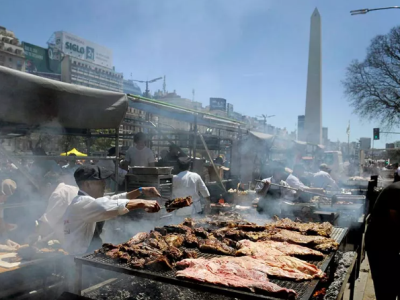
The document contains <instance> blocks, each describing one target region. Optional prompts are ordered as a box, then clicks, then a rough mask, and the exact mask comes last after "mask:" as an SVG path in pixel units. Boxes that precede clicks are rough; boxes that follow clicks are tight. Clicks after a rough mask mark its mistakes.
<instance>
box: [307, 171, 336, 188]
mask: <svg viewBox="0 0 400 300" xmlns="http://www.w3.org/2000/svg"><path fill="white" fill-rule="evenodd" d="M328 185H330V186H332V187H337V184H336V182H335V180H333V178H332V177H331V175H329V173H328V172H325V171H319V172H317V173H315V174H314V177H313V179H312V186H313V187H315V188H322V189H325V188H326V187H327V186H328Z"/></svg>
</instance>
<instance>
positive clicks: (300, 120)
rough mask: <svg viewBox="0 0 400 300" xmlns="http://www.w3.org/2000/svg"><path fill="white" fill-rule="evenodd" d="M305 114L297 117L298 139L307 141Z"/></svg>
mask: <svg viewBox="0 0 400 300" xmlns="http://www.w3.org/2000/svg"><path fill="white" fill-rule="evenodd" d="M305 117H306V116H305V115H301V116H298V117H297V139H298V140H299V141H305V140H306V137H305V135H304V119H305Z"/></svg>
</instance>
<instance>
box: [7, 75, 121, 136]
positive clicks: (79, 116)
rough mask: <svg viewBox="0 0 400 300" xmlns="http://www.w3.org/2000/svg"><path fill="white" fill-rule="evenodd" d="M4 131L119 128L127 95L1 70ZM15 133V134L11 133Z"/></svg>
mask: <svg viewBox="0 0 400 300" xmlns="http://www.w3.org/2000/svg"><path fill="white" fill-rule="evenodd" d="M0 107H1V110H0V130H1V129H2V128H7V129H8V130H9V132H10V128H14V129H15V128H18V126H17V125H18V124H23V125H26V126H25V127H24V128H40V129H41V128H46V127H52V128H66V129H72V130H74V129H75V130H76V129H110V128H118V127H119V125H120V123H121V121H122V119H123V118H124V115H125V113H126V111H127V108H128V100H127V97H126V95H125V94H122V93H115V92H109V91H103V90H97V89H92V88H87V87H81V86H77V85H72V84H68V83H63V82H59V81H55V80H51V79H47V78H42V77H38V76H35V75H31V74H27V73H24V72H20V71H15V70H12V69H9V68H5V67H0ZM11 133H12V132H11Z"/></svg>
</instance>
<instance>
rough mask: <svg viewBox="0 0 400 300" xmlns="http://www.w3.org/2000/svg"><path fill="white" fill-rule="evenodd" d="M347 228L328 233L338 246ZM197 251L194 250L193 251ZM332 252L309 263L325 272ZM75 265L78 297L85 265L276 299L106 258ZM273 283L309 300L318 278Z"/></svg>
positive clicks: (225, 292)
mask: <svg viewBox="0 0 400 300" xmlns="http://www.w3.org/2000/svg"><path fill="white" fill-rule="evenodd" d="M347 230H348V229H347V228H334V229H333V232H332V238H333V239H334V240H335V241H337V242H338V243H339V244H341V243H342V241H343V239H344V238H345V236H346V234H347ZM196 251H197V250H196ZM334 255H335V252H331V253H330V254H328V255H326V256H325V257H324V259H323V260H321V261H309V262H310V263H312V264H315V265H316V266H318V267H319V268H320V269H321V270H323V271H325V270H326V269H327V267H328V265H329V264H330V262H331V260H332V258H333V256H334ZM219 256H221V255H216V254H207V253H202V252H198V257H199V258H201V257H202V258H213V257H219ZM75 263H76V266H77V272H79V273H78V274H77V279H78V282H77V283H76V284H77V286H76V291H77V293H78V294H80V292H81V282H80V280H81V279H80V278H81V274H82V265H89V266H92V267H97V268H101V269H106V270H109V271H113V272H119V273H124V274H128V275H133V276H138V277H143V278H147V279H152V280H156V281H161V282H165V283H169V284H173V285H177V286H182V287H187V288H193V289H197V290H201V291H206V292H211V293H217V294H223V295H226V296H230V297H235V298H241V299H269V300H272V299H280V298H275V297H271V296H267V295H261V294H256V293H251V292H247V291H243V290H239V289H233V288H227V287H220V286H217V285H212V284H205V283H199V282H195V281H190V280H185V279H177V278H176V277H175V274H176V271H175V270H169V271H161V272H154V271H147V270H137V269H131V268H129V267H128V265H127V264H125V263H118V262H115V261H114V260H112V259H110V258H107V257H98V256H97V257H96V256H95V255H94V254H87V255H84V256H82V257H75ZM270 281H271V282H273V283H276V284H278V285H280V286H281V287H284V288H290V289H293V290H295V291H296V292H297V293H298V299H302V300H303V299H304V300H306V299H309V298H310V297H311V296H312V293H313V292H314V289H315V287H316V286H317V284H318V282H319V279H314V280H312V281H304V282H294V281H289V280H281V279H272V278H271V280H270Z"/></svg>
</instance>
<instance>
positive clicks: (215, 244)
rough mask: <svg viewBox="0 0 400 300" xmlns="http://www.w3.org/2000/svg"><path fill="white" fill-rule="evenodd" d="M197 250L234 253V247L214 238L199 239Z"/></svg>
mask: <svg viewBox="0 0 400 300" xmlns="http://www.w3.org/2000/svg"><path fill="white" fill-rule="evenodd" d="M199 250H200V251H201V252H206V253H216V254H224V255H235V252H236V251H235V249H233V248H232V247H229V246H228V245H226V244H224V243H222V242H220V241H218V240H217V239H215V240H201V241H199Z"/></svg>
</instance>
